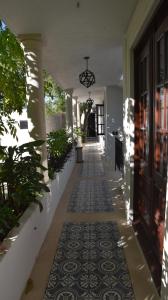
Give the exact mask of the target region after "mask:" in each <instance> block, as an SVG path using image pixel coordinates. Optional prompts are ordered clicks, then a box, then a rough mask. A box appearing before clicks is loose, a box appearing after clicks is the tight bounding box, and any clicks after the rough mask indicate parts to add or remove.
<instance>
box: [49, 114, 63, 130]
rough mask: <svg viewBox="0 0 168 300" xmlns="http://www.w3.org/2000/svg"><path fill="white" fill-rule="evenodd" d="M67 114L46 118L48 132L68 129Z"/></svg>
mask: <svg viewBox="0 0 168 300" xmlns="http://www.w3.org/2000/svg"><path fill="white" fill-rule="evenodd" d="M65 123H66V120H65V113H57V114H55V115H52V116H47V117H46V132H47V133H49V132H51V131H55V130H58V129H61V128H65V127H66V124H65Z"/></svg>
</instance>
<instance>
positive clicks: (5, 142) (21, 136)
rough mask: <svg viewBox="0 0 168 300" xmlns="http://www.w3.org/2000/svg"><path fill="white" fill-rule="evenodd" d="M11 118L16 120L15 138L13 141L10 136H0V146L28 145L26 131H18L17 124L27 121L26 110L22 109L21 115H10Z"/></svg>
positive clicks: (27, 132) (28, 136) (28, 139)
mask: <svg viewBox="0 0 168 300" xmlns="http://www.w3.org/2000/svg"><path fill="white" fill-rule="evenodd" d="M11 117H12V118H13V119H14V120H16V124H15V127H16V129H17V138H18V141H17V140H16V139H14V138H13V137H12V136H11V135H10V134H5V135H4V136H1V141H0V144H1V145H2V146H14V145H21V144H24V143H28V142H29V141H30V135H29V131H28V129H20V126H19V122H20V121H27V110H26V109H23V112H22V114H21V115H19V114H18V113H16V112H15V113H12V114H11Z"/></svg>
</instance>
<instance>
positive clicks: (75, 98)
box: [73, 96, 78, 128]
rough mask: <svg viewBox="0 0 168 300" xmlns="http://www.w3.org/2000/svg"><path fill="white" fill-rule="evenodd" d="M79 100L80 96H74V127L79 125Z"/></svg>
mask: <svg viewBox="0 0 168 300" xmlns="http://www.w3.org/2000/svg"><path fill="white" fill-rule="evenodd" d="M77 101H78V97H77V96H75V97H73V128H76V127H77Z"/></svg>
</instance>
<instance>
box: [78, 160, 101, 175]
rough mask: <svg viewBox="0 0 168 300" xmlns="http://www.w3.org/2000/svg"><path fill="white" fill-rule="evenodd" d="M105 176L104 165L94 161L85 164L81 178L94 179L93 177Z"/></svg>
mask: <svg viewBox="0 0 168 300" xmlns="http://www.w3.org/2000/svg"><path fill="white" fill-rule="evenodd" d="M103 175H105V172H104V168H103V163H102V162H99V161H98V162H97V161H92V162H85V163H84V164H82V165H81V168H80V176H82V177H93V176H103Z"/></svg>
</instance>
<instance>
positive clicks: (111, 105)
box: [105, 86, 123, 168]
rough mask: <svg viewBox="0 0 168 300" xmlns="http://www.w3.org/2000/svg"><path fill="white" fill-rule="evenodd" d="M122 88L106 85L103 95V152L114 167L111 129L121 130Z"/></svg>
mask: <svg viewBox="0 0 168 300" xmlns="http://www.w3.org/2000/svg"><path fill="white" fill-rule="evenodd" d="M122 107H123V90H122V88H121V87H118V86H108V87H106V95H105V118H106V120H105V154H106V158H107V159H109V160H110V161H111V162H112V167H113V168H114V167H115V136H114V135H113V133H112V132H113V131H118V132H119V133H121V132H122V127H123V108H122Z"/></svg>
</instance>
